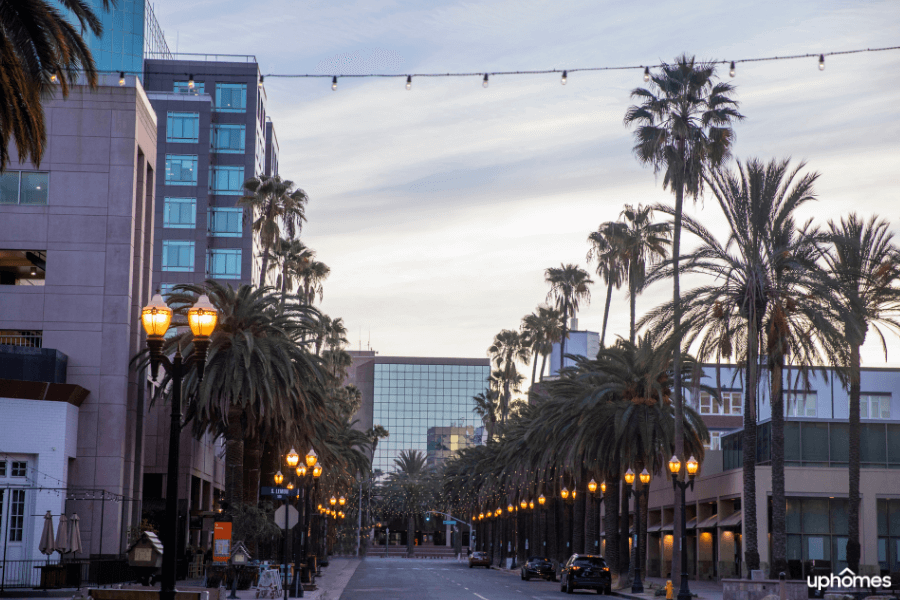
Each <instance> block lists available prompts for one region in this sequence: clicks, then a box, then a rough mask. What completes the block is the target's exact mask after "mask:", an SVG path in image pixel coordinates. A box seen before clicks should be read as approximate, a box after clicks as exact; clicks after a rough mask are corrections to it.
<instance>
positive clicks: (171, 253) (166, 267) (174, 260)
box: [162, 240, 194, 271]
mask: <svg viewBox="0 0 900 600" xmlns="http://www.w3.org/2000/svg"><path fill="white" fill-rule="evenodd" d="M162 270H163V271H193V270H194V242H189V241H184V240H163V252H162Z"/></svg>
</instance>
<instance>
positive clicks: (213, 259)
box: [206, 248, 241, 279]
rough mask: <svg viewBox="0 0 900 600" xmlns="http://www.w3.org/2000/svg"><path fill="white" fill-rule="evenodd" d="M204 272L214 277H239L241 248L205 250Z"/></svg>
mask: <svg viewBox="0 0 900 600" xmlns="http://www.w3.org/2000/svg"><path fill="white" fill-rule="evenodd" d="M206 274H207V275H209V276H210V277H215V278H216V279H240V278H241V249H240V248H217V249H210V250H207V254H206Z"/></svg>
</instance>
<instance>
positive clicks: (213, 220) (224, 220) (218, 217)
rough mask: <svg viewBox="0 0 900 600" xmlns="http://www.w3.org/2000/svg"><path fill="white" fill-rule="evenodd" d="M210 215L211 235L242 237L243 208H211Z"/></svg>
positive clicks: (209, 226) (209, 227)
mask: <svg viewBox="0 0 900 600" xmlns="http://www.w3.org/2000/svg"><path fill="white" fill-rule="evenodd" d="M207 215H208V223H207V226H208V229H209V235H211V236H212V237H241V234H242V227H241V222H242V221H243V218H244V209H242V208H210V209H209V212H208V213H207Z"/></svg>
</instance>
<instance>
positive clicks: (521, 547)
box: [515, 510, 534, 563]
mask: <svg viewBox="0 0 900 600" xmlns="http://www.w3.org/2000/svg"><path fill="white" fill-rule="evenodd" d="M515 514H516V516H515V519H516V534H517V535H516V562H517V563H520V562H522V561H524V560H525V555H526V554H527V553H528V550H526V549H525V540H526V539H528V540H529V542H530V543H529V544H528V545H529V547H531V546H532V545H533V544H534V540H532V539H530V538H531V531H530V530H531V528H530V527H529V525H530V524H531V519H530V518H529V517H530V516H531V515H529V514H527V513H526V512H525V511H524V510H522V511H516V513H515Z"/></svg>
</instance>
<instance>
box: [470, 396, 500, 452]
mask: <svg viewBox="0 0 900 600" xmlns="http://www.w3.org/2000/svg"><path fill="white" fill-rule="evenodd" d="M472 400H474V401H475V408H473V409H472V412H474V413H476V414H477V415H478V416H479V417H481V422H482V423H483V424H484V430H485V433H486V434H487V438H486V439H484V440H482V443H487V441H488V440H492V439H494V429H495V428H496V426H497V413H498V412H499V408H500V407H499V406H498V403H497V392H495V391H494V390H492V389H490V388H488V389H486V390H484V391H483V392H479V393H478V394H475V395H474V396H473V397H472Z"/></svg>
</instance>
